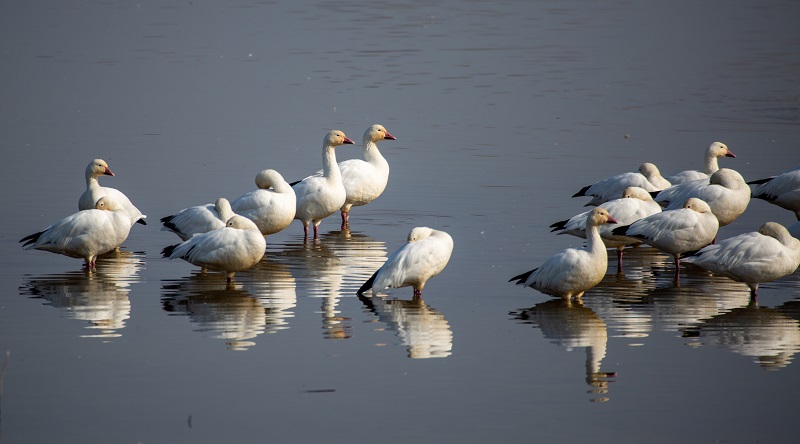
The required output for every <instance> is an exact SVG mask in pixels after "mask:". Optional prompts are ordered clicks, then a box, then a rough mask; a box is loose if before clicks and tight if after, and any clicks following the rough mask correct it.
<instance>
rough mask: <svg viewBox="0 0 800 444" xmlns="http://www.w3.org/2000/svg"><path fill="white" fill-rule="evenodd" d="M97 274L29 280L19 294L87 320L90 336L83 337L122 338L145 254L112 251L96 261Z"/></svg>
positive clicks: (39, 277) (75, 274)
mask: <svg viewBox="0 0 800 444" xmlns="http://www.w3.org/2000/svg"><path fill="white" fill-rule="evenodd" d="M97 263H98V265H99V267H98V269H97V270H96V271H94V272H87V271H85V270H82V271H74V272H68V273H63V274H56V275H44V276H38V277H31V278H29V279H27V282H25V283H24V284H23V285H22V286H21V287H20V293H22V294H26V295H30V296H32V297H35V298H42V299H44V300H46V301H47V304H48V305H52V306H53V307H57V308H61V309H63V310H64V311H65V313H67V316H68V317H71V318H74V319H78V320H82V321H86V322H87V323H88V325H87V326H86V328H87V329H89V330H91V333H88V334H84V335H81V337H97V338H113V337H119V336H122V334H121V333H120V330H122V329H123V328H125V321H126V320H128V319H129V318H130V317H131V301H130V299H129V298H128V293H129V292H130V286H131V284H133V283H136V282H139V271H140V270H141V269H142V267H143V265H144V254H143V253H132V252H130V251H111V252H109V253H107V254H104V255H101V256H99V257H98V258H97Z"/></svg>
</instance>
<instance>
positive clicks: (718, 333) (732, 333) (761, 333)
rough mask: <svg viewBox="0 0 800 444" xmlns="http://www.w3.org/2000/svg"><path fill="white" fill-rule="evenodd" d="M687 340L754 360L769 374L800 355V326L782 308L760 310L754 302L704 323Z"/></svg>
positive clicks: (686, 334) (686, 331)
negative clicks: (728, 350)
mask: <svg viewBox="0 0 800 444" xmlns="http://www.w3.org/2000/svg"><path fill="white" fill-rule="evenodd" d="M684 336H688V337H697V338H699V340H700V341H702V342H700V343H699V344H698V345H704V344H706V343H709V344H713V345H716V346H719V347H724V348H728V349H731V350H732V351H733V352H735V353H739V354H741V355H744V356H750V357H753V358H754V362H756V363H758V364H759V365H760V366H761V367H762V368H764V369H765V370H779V369H781V368H783V367H786V366H787V365H789V363H790V362H791V360H792V357H793V356H794V354H795V353H797V352H798V351H800V322H798V321H797V320H796V319H793V318H792V316H790V315H789V314H788V313H785V312H784V311H782V310H781V308H768V307H760V306H759V305H758V303H757V302H756V301H751V302H750V303H749V304H748V305H746V306H744V307H739V308H734V309H732V310H730V311H727V312H725V313H721V314H719V315H716V316H713V317H711V318H709V319H706V320H703V322H701V323H700V324H698V325H696V326H693V327H692V328H688V329H685V330H684Z"/></svg>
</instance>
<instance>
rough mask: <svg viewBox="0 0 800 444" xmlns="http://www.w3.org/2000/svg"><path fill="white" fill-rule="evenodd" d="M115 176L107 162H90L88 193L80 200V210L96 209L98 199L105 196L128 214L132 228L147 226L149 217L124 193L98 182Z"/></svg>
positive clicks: (87, 168) (87, 169)
mask: <svg viewBox="0 0 800 444" xmlns="http://www.w3.org/2000/svg"><path fill="white" fill-rule="evenodd" d="M113 175H114V173H113V172H112V171H111V170H110V169H109V168H108V164H107V163H106V161H105V160H103V159H94V160H93V161H91V162H89V164H88V165H86V191H84V192H83V194H81V197H80V198H78V209H79V210H91V209H93V208H94V206H95V204H96V203H97V200H98V199H100V198H101V197H103V196H111V197H113V198H114V200H116V201H117V204H118V205H119V206H121V208H122V209H123V210H125V212H126V213H127V214H128V217H129V218H130V224H131V226H133V224H135V223H137V222H138V223H140V224H142V225H147V222H145V218H147V216H145V215H144V214H142V212H141V211H139V209H138V208H136V206H135V205H133V203H132V202H131V200H130V199H128V196H126V195H125V194H124V193H123V192H122V191H119V190H118V189H116V188H111V187H104V186H100V182H98V180H97V178H98V177H99V176H113Z"/></svg>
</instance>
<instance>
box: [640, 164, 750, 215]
mask: <svg viewBox="0 0 800 444" xmlns="http://www.w3.org/2000/svg"><path fill="white" fill-rule="evenodd" d="M690 197H697V198H699V199H701V200H704V201H705V202H706V203H707V204H708V206H709V207H710V208H711V212H713V213H714V215H715V216H717V219H719V226H721V227H724V226H725V225H728V224H730V223H731V222H733V221H734V220H736V218H737V217H739V216H741V214H742V213H744V210H746V209H747V205H748V204H749V203H750V187H748V186H747V184H746V183H745V181H744V178H743V177H742V175H741V174H739V173H738V172H737V171H735V170H732V169H729V168H721V169H720V170H719V171H717V172H716V173H714V174H712V175H711V177H710V178H709V180H708V181H703V180H699V181H694V182H689V183H684V184H680V185H674V186H672V187H670V188H667V189H666V190H664V191H661V192H659V193H658V195H656V198H655V200H656V202H658V203H659V204H661V205H662V206H664V207H665V209H667V210H674V209H677V208H681V206H682V205H683V204H682V203H683V202H686V199H688V198H690Z"/></svg>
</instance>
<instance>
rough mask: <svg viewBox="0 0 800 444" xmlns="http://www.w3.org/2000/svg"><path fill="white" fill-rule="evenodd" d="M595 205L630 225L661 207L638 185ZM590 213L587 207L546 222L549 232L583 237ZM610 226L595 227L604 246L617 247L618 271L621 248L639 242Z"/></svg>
mask: <svg viewBox="0 0 800 444" xmlns="http://www.w3.org/2000/svg"><path fill="white" fill-rule="evenodd" d="M598 208H605V209H606V210H607V211H608V213H609V214H610V215H612V216H613V217H614V220H616V221H617V223H618V224H621V225H630V224H632V223H633V222H636V221H637V220H639V219H642V218H644V217H647V216H650V215H653V214H656V213H660V212H661V206H660V205H658V204H657V203H656V202H655V201H654V200H653V197H652V196H651V195H650V193H648V192H647V191H645V190H644V188H639V187H628V188H626V189H625V192H624V193H622V197H621V198H619V199H614V200H610V201H608V202H604V203H602V204H600V205H599V206H598ZM590 213H591V210H590V211H585V212H583V213H581V214H578V215H575V216H572V217H571V218H570V219H568V220H563V221H560V222H556V223H554V224H552V225H550V228H552V230H551V231H558V233H557V234H570V235H573V236H578V237H581V238H584V239H586V220H587V219H588V217H589V215H590ZM613 228H614V227H613V226H612V225H608V224H603V225H600V226H599V227H598V230H599V232H600V237H601V238H602V239H603V243H604V244H605V245H606V248H616V249H617V270H619V271H621V270H622V250H623V249H624V248H625V247H626V246H628V245H635V244H640V243H641V241H640V240H639V239H635V238H632V237H628V236H617V235H615V234H613V233H612V232H611V230H612V229H613Z"/></svg>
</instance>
